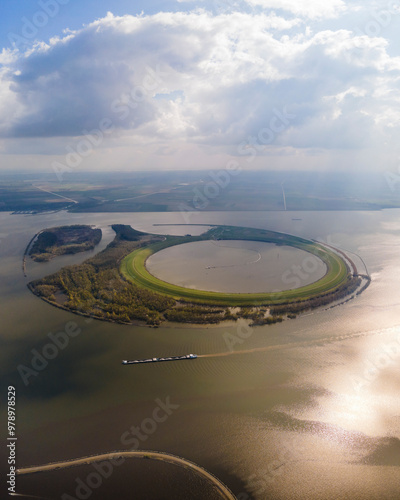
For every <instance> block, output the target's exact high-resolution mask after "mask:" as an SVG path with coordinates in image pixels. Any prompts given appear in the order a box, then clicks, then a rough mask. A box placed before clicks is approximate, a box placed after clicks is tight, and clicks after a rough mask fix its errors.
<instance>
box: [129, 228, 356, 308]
mask: <svg viewBox="0 0 400 500" xmlns="http://www.w3.org/2000/svg"><path fill="white" fill-rule="evenodd" d="M222 227H224V228H228V230H227V231H226V232H227V233H228V234H224V233H222V234H219V239H222V240H229V239H230V240H232V239H242V240H247V241H262V242H266V243H275V244H279V245H287V246H292V247H295V248H298V249H300V250H304V251H306V252H309V253H311V254H313V255H315V256H317V257H318V258H319V259H321V260H322V261H323V262H324V263H325V264H326V266H327V272H326V274H325V276H323V277H322V278H321V279H319V280H317V281H315V282H314V283H311V284H309V285H306V286H303V287H300V288H295V289H290V290H285V291H283V292H268V293H222V292H211V291H206V290H194V289H192V288H185V287H182V286H178V285H174V284H172V283H167V282H166V281H162V280H160V279H158V278H157V277H155V276H153V275H152V274H150V273H149V271H148V270H147V268H146V261H147V259H148V258H149V257H150V256H151V255H153V254H154V253H156V252H158V251H160V250H163V249H164V248H167V247H169V246H174V245H179V244H183V243H187V242H191V241H203V240H206V239H211V238H210V236H209V235H210V233H211V232H212V231H215V230H211V231H209V232H208V233H206V234H205V235H203V236H200V237H186V238H185V237H167V238H166V240H165V241H163V242H158V243H155V244H152V245H149V246H147V247H145V248H139V249H137V250H135V251H134V252H132V253H130V254H129V255H127V256H126V257H125V258H124V259H123V260H122V262H121V267H120V271H121V273H122V275H123V276H124V277H125V278H126V279H127V280H128V281H131V282H133V283H134V284H136V285H137V286H140V287H143V288H146V289H148V290H151V291H153V292H158V293H160V294H163V295H167V296H169V297H173V298H174V299H176V300H183V301H186V302H193V303H199V304H207V305H217V306H225V307H227V306H261V305H278V304H287V303H292V302H297V301H304V300H309V299H312V298H315V297H317V296H321V295H327V294H330V293H333V292H335V291H336V290H337V289H338V288H339V287H340V285H342V284H343V283H345V282H346V280H348V279H349V270H348V267H347V265H346V263H345V261H344V260H343V259H342V258H341V257H340V256H339V255H337V254H336V253H334V252H333V251H332V250H330V249H329V248H326V247H324V246H322V245H321V244H319V243H316V242H313V241H310V240H305V239H304V238H299V237H296V236H292V235H287V234H283V233H275V232H272V231H262V230H255V229H253V230H249V228H233V227H232V226H222ZM240 229H242V230H245V231H242V233H241V232H240V231H237V230H240ZM234 231H236V232H235V233H234ZM207 235H208V237H207Z"/></svg>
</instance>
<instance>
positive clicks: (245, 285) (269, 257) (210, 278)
mask: <svg viewBox="0 0 400 500" xmlns="http://www.w3.org/2000/svg"><path fill="white" fill-rule="evenodd" d="M146 267H147V269H148V270H149V272H150V273H151V274H153V275H154V276H157V277H158V278H160V279H162V280H164V281H167V282H168V283H173V284H175V285H180V286H184V287H186V288H194V289H196V290H208V291H213V292H234V293H249V292H253V293H256V292H281V291H282V290H289V289H291V288H298V287H299V286H305V285H309V284H310V283H313V282H314V281H317V280H319V279H320V278H322V277H323V276H324V275H325V274H326V271H327V267H326V265H325V264H324V263H323V262H322V260H321V259H319V258H318V257H316V256H315V255H313V254H311V253H309V252H305V251H304V250H300V249H298V248H294V247H289V246H277V245H274V244H272V243H262V242H257V241H243V240H242V241H225V240H223V241H211V240H210V241H197V242H192V243H186V244H184V245H177V246H173V247H169V248H166V249H164V250H161V251H160V252H157V253H155V254H154V255H152V256H151V257H150V258H149V259H148V260H147V262H146Z"/></svg>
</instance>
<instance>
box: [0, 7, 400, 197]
mask: <svg viewBox="0 0 400 500" xmlns="http://www.w3.org/2000/svg"><path fill="white" fill-rule="evenodd" d="M399 21H400V4H398V5H397V4H396V2H394V3H393V2H388V3H387V5H386V4H384V5H382V3H381V2H376V1H374V0H369V1H367V2H361V1H352V2H349V1H342V0H329V1H327V2H324V3H320V2H309V1H305V0H303V1H293V0H240V1H237V2H225V1H217V0H215V1H190V0H180V1H177V2H172V1H164V2H150V3H146V4H145V3H142V2H135V4H134V5H132V2H127V1H124V0H116V1H114V2H112V4H111V3H110V2H107V1H101V2H93V1H92V0H86V1H83V2H80V3H79V6H78V5H76V4H74V3H73V2H70V1H69V0H62V1H61V0H43V1H39V2H28V1H27V0H24V1H21V2H19V3H18V6H15V4H14V2H12V1H11V0H5V1H4V2H3V3H2V20H1V21H0V23H1V24H0V31H1V34H0V44H1V45H0V47H1V48H2V50H1V53H0V154H1V164H0V170H1V171H6V170H12V171H14V172H16V171H43V172H54V171H55V170H57V169H64V171H65V172H81V171H92V172H94V171H97V172H99V171H121V172H122V171H150V170H155V171H158V170H202V169H205V170H210V169H224V168H229V167H230V166H232V165H237V164H239V165H240V167H241V168H242V169H244V170H315V171H327V170H335V171H352V172H362V171H375V172H380V173H383V174H385V175H393V176H395V180H396V179H398V174H397V172H398V165H399V161H398V156H399V151H398V146H397V136H398V132H399V128H400V114H399V99H398V89H399V77H400V57H399V48H398V44H397V43H396V42H397V37H396V35H397V33H398V27H399ZM395 184H396V186H394V185H393V186H394V187H396V188H397V187H398V185H397V181H396V183H395Z"/></svg>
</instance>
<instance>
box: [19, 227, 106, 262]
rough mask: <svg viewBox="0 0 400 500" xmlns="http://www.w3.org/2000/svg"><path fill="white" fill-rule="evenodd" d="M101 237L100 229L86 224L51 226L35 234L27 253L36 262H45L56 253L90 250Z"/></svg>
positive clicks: (56, 254)
mask: <svg viewBox="0 0 400 500" xmlns="http://www.w3.org/2000/svg"><path fill="white" fill-rule="evenodd" d="M101 237H102V232H101V229H93V228H92V227H90V226H86V225H79V224H77V225H73V226H60V227H52V228H50V229H46V230H45V231H42V232H40V233H39V234H38V235H37V237H36V238H35V239H34V241H33V243H32V245H31V247H30V248H29V251H28V253H29V255H30V256H31V257H32V259H33V260H34V261H36V262H47V261H49V260H51V259H53V258H54V257H56V256H58V255H64V254H75V253H79V252H85V251H86V250H92V249H93V248H94V247H95V246H96V245H98V244H99V243H100V241H101Z"/></svg>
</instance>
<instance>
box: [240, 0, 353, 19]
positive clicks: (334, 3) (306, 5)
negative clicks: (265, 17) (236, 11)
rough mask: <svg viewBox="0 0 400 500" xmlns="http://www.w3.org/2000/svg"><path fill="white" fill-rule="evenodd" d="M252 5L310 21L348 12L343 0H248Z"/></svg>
mask: <svg viewBox="0 0 400 500" xmlns="http://www.w3.org/2000/svg"><path fill="white" fill-rule="evenodd" d="M246 1H247V2H248V3H249V4H250V5H253V6H260V7H263V8H265V9H282V10H285V11H288V12H291V13H292V14H294V15H295V16H300V17H305V18H309V19H321V18H323V19H329V18H332V17H337V16H338V15H339V14H340V13H342V12H344V11H345V10H346V4H345V3H344V2H343V1H342V0H324V1H321V0H246Z"/></svg>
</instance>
